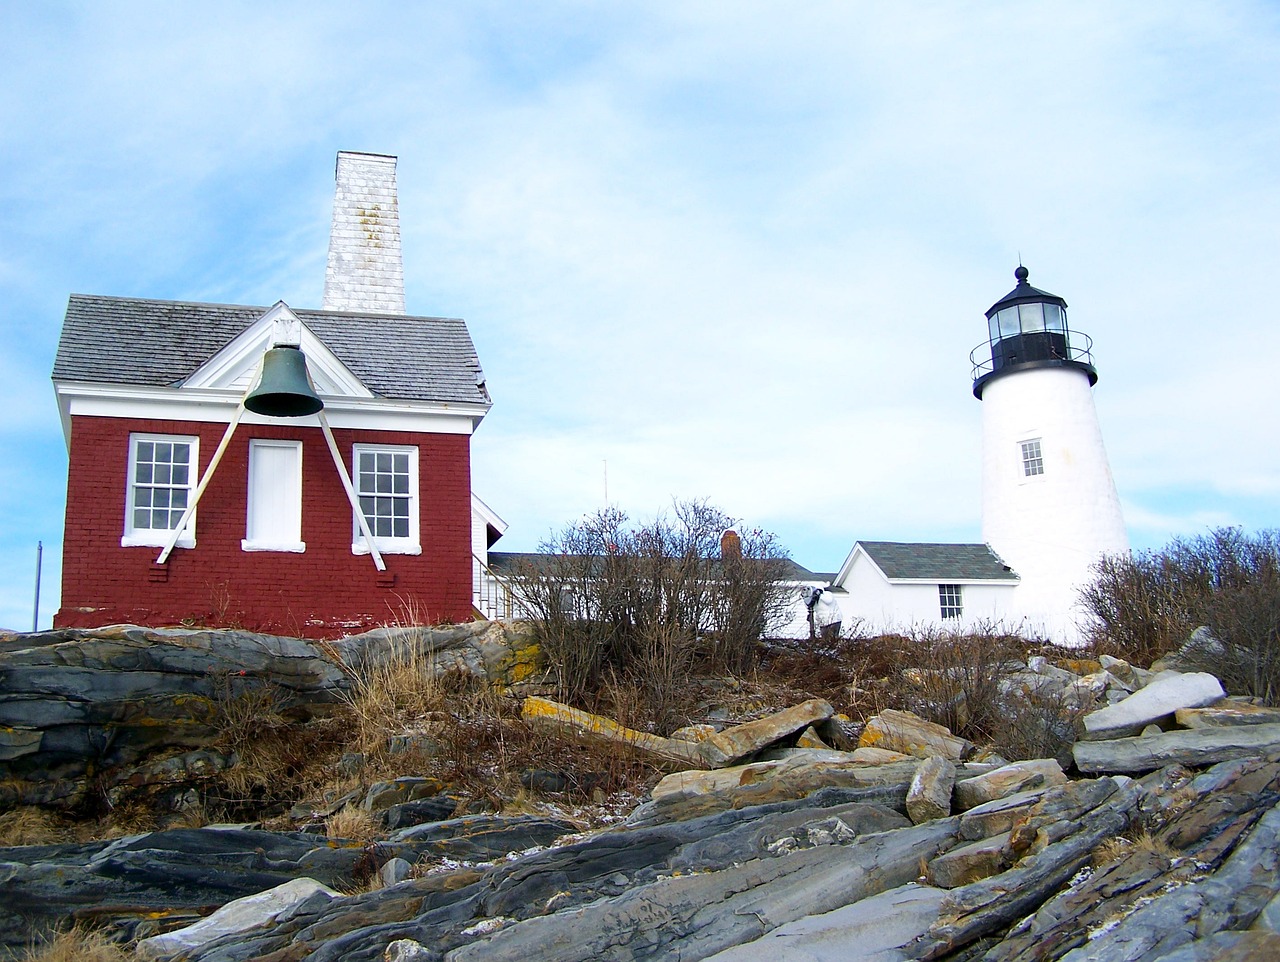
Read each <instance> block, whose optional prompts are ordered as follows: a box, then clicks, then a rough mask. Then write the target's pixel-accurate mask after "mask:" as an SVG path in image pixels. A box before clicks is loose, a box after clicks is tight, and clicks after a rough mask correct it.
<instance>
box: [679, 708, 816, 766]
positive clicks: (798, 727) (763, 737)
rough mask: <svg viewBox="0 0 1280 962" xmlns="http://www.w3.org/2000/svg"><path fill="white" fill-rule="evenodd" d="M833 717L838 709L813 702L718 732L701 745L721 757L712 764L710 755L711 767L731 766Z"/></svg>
mask: <svg viewBox="0 0 1280 962" xmlns="http://www.w3.org/2000/svg"><path fill="white" fill-rule="evenodd" d="M834 714H835V709H834V708H832V707H831V704H830V703H829V702H827V701H824V700H823V699H821V698H811V699H809V700H808V701H804V702H801V703H800V704H798V705H793V706H792V707H791V708H788V709H785V710H784V711H780V712H775V713H774V714H772V715H767V716H765V717H764V718H759V719H756V720H755V721H750V722H746V723H745V724H742V725H735V726H734V727H732V728H726V729H725V730H724V731H721V732H716V733H715V734H714V735H709V736H708V737H707V739H706V741H705V742H703V743H702V744H703V746H704V747H709V748H711V749H713V750H714V751H715V752H718V753H719V755H720V756H721V757H720V758H719V759H714V760H713V758H714V757H713V756H712V755H710V754H709V755H707V756H706V757H707V758H708V759H709V760H712V761H711V763H712V764H716V765H732V764H734V763H735V762H737V761H740V760H742V759H745V758H747V757H749V756H751V755H754V754H755V753H756V752H758V751H760V750H761V749H762V748H766V747H768V746H769V745H772V744H774V743H775V742H779V741H782V740H783V739H785V738H788V737H790V736H791V735H794V734H795V733H796V732H802V731H804V730H805V729H806V728H808V727H809V726H810V725H813V724H814V723H815V722H824V721H826V720H827V719H828V718H830V717H831V716H832V715H834Z"/></svg>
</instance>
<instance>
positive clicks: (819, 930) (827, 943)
mask: <svg viewBox="0 0 1280 962" xmlns="http://www.w3.org/2000/svg"><path fill="white" fill-rule="evenodd" d="M945 894H946V893H945V892H943V890H942V889H936V888H932V887H929V886H925V885H915V884H909V885H904V886H901V887H899V888H895V889H890V890H889V891H887V892H881V893H880V894H879V895H872V896H870V897H869V898H865V899H861V900H860V901H857V902H854V903H853V904H852V905H846V906H844V907H843V908H838V909H835V910H833V911H831V912H825V913H823V914H821V915H807V916H805V917H803V918H801V919H797V920H796V921H794V922H788V923H787V924H786V925H781V926H779V927H778V928H776V929H774V930H773V931H772V932H769V933H768V934H767V935H764V936H763V937H761V938H759V939H756V940H755V941H754V942H748V943H746V944H745V945H738V946H735V947H734V948H731V949H725V950H724V951H723V952H717V953H715V954H714V955H710V956H707V960H706V962H778V960H779V959H785V960H787V962H849V960H850V954H849V953H850V946H857V960H858V962H899V960H901V959H902V958H903V955H902V954H901V953H900V952H899V951H898V950H899V949H900V948H901V947H902V946H905V945H906V944H907V943H908V942H910V941H911V940H912V939H914V938H916V937H917V936H919V935H920V934H921V933H923V932H924V931H926V930H927V929H928V927H929V924H930V923H931V922H932V921H933V920H934V919H935V918H936V917H937V914H938V905H939V904H940V903H941V901H942V897H943V895H945Z"/></svg>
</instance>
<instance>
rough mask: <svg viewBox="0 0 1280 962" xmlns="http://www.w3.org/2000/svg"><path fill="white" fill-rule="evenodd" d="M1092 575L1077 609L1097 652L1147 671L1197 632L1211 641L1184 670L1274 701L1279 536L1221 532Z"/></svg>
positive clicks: (1278, 690)
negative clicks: (1087, 624)
mask: <svg viewBox="0 0 1280 962" xmlns="http://www.w3.org/2000/svg"><path fill="white" fill-rule="evenodd" d="M1096 570H1097V577H1096V580H1095V581H1094V583H1093V584H1092V585H1091V586H1090V587H1089V588H1088V589H1087V590H1086V591H1085V592H1084V594H1083V602H1084V606H1085V610H1086V612H1087V614H1088V615H1089V617H1090V620H1091V627H1092V630H1093V634H1094V643H1095V645H1096V646H1097V647H1098V648H1099V650H1112V651H1115V652H1117V653H1119V654H1121V655H1122V656H1124V657H1126V658H1128V659H1129V660H1130V661H1134V662H1136V663H1138V664H1150V663H1151V661H1152V660H1154V658H1156V657H1158V656H1159V655H1160V654H1163V653H1164V652H1167V651H1170V650H1173V649H1176V648H1178V647H1180V646H1181V645H1182V644H1183V643H1184V642H1185V641H1186V640H1187V639H1188V637H1189V635H1190V634H1191V633H1192V631H1193V630H1194V629H1195V628H1197V627H1199V626H1204V627H1205V628H1207V629H1208V631H1209V634H1210V635H1211V636H1212V639H1213V643H1209V644H1201V645H1195V646H1190V647H1189V648H1188V649H1187V650H1186V651H1185V652H1184V654H1183V662H1184V664H1186V665H1187V666H1188V667H1192V668H1198V669H1200V670H1204V671H1209V672H1212V673H1214V674H1215V675H1217V676H1218V677H1219V678H1221V679H1222V681H1223V684H1224V685H1225V686H1226V687H1227V690H1228V691H1230V692H1232V693H1234V694H1245V695H1253V696H1256V697H1259V698H1262V699H1264V700H1266V701H1267V702H1268V703H1270V704H1275V703H1276V701H1277V699H1280V532H1277V531H1274V530H1273V531H1262V532H1259V533H1257V534H1255V535H1248V534H1245V533H1243V532H1242V531H1240V530H1239V529H1237V528H1221V529H1218V530H1217V531H1213V532H1211V533H1210V534H1208V535H1204V536H1201V537H1198V538H1192V539H1177V540H1174V541H1173V542H1171V543H1170V544H1169V545H1167V546H1166V547H1165V548H1163V549H1162V550H1160V551H1158V552H1147V553H1144V554H1139V555H1134V556H1118V557H1110V558H1107V559H1104V561H1103V562H1101V563H1100V564H1099V565H1098V567H1097V569H1096Z"/></svg>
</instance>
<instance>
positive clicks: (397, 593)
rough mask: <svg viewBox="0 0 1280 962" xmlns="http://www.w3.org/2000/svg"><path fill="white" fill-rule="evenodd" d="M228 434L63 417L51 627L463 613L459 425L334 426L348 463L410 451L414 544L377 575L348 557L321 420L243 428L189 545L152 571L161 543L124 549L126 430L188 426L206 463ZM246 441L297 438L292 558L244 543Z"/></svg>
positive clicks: (382, 619)
mask: <svg viewBox="0 0 1280 962" xmlns="http://www.w3.org/2000/svg"><path fill="white" fill-rule="evenodd" d="M225 430H226V425H225V424H204V423H199V422H190V421H150V420H126V419H121V418H101V417H74V418H72V422H71V458H70V467H69V470H68V478H67V516H66V534H65V538H64V541H63V559H62V608H61V610H59V612H58V613H57V615H56V616H55V617H54V622H53V623H54V625H55V627H96V626H99V625H105V624H113V623H118V622H131V623H135V624H143V625H153V626H154V625H172V624H179V623H183V622H187V623H194V624H206V625H215V626H216V625H235V626H240V627H244V628H248V629H251V630H257V631H272V632H279V633H282V634H290V635H300V636H304V637H311V638H323V637H334V636H337V635H341V634H343V633H345V632H347V631H350V630H360V629H363V628H365V627H371V626H374V625H378V624H385V623H387V622H389V621H393V620H395V619H396V618H403V617H405V611H406V609H412V612H413V616H414V617H416V618H417V619H421V620H428V621H432V622H435V621H463V620H468V619H470V617H471V459H470V438H469V437H468V436H466V435H461V434H413V433H407V432H394V431H351V430H336V429H335V430H334V432H333V433H334V436H335V438H336V440H337V442H338V450H339V451H341V452H342V456H343V458H344V460H345V461H346V462H347V467H348V470H350V467H351V446H352V444H353V443H354V442H361V443H372V444H409V445H417V447H418V452H419V453H418V480H419V486H420V491H419V505H420V511H421V517H420V534H421V543H422V554H420V555H394V554H388V555H384V556H383V557H384V559H385V560H386V563H387V571H386V573H385V574H384V573H380V572H379V571H378V570H377V569H376V568H375V567H374V564H373V560H372V559H371V558H370V557H369V556H368V555H353V554H352V553H351V521H352V514H351V505H350V503H349V502H348V501H347V497H346V494H345V493H344V491H343V490H342V482H341V480H340V479H339V477H338V472H337V469H336V468H335V467H334V464H333V459H332V458H331V457H330V455H329V451H328V448H327V446H326V445H325V441H324V435H323V434H322V433H321V432H320V429H319V428H318V427H316V428H304V427H292V426H285V425H281V426H276V425H271V426H264V425H247V424H242V425H240V427H239V428H237V430H236V433H235V436H234V437H233V438H232V441H231V445H230V446H229V447H228V448H227V452H226V454H225V455H223V458H222V461H221V463H220V464H219V465H218V469H217V471H216V472H215V473H214V476H213V480H212V481H211V482H210V483H209V487H208V489H207V490H206V491H205V494H204V497H203V498H202V499H201V500H200V505H199V507H198V509H197V512H196V546H195V547H194V548H175V549H174V550H173V553H172V554H170V556H169V560H168V562H167V564H166V565H165V566H164V568H165V569H167V570H164V571H159V572H157V571H153V566H154V562H155V559H156V556H157V555H158V554H159V553H160V549H159V548H157V547H138V548H133V547H130V548H122V547H121V546H120V537H121V535H122V534H123V532H124V514H125V497H126V485H127V483H128V478H127V474H128V463H129V435H130V434H131V433H133V432H149V433H156V434H182V435H196V436H198V437H199V438H200V451H199V457H200V471H201V473H203V471H204V468H205V467H206V466H207V465H208V463H209V459H210V458H212V457H213V453H214V451H215V450H216V448H217V446H218V442H219V441H220V440H221V438H222V434H223V432H224V431H225ZM251 438H278V439H287V440H299V441H302V473H303V480H302V499H303V501H302V540H303V541H304V542H305V543H306V545H307V550H306V551H305V552H304V553H302V554H290V553H286V552H247V551H243V550H242V549H241V547H240V541H241V539H242V538H244V536H245V511H246V503H245V501H246V494H247V490H248V478H249V440H250V439H251ZM387 575H390V576H392V577H391V578H388V577H387ZM162 578H163V579H164V580H161V579H162ZM388 581H394V583H393V584H387V583H386V582H388Z"/></svg>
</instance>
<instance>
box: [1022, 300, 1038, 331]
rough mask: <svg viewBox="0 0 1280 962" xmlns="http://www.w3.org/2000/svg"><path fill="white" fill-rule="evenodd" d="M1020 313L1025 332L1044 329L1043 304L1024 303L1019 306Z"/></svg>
mask: <svg viewBox="0 0 1280 962" xmlns="http://www.w3.org/2000/svg"><path fill="white" fill-rule="evenodd" d="M1018 314H1019V315H1020V316H1021V319H1022V330H1023V332H1024V333H1026V332H1030V331H1043V330H1044V305H1043V304H1039V303H1037V304H1023V305H1021V306H1019V308H1018Z"/></svg>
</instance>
